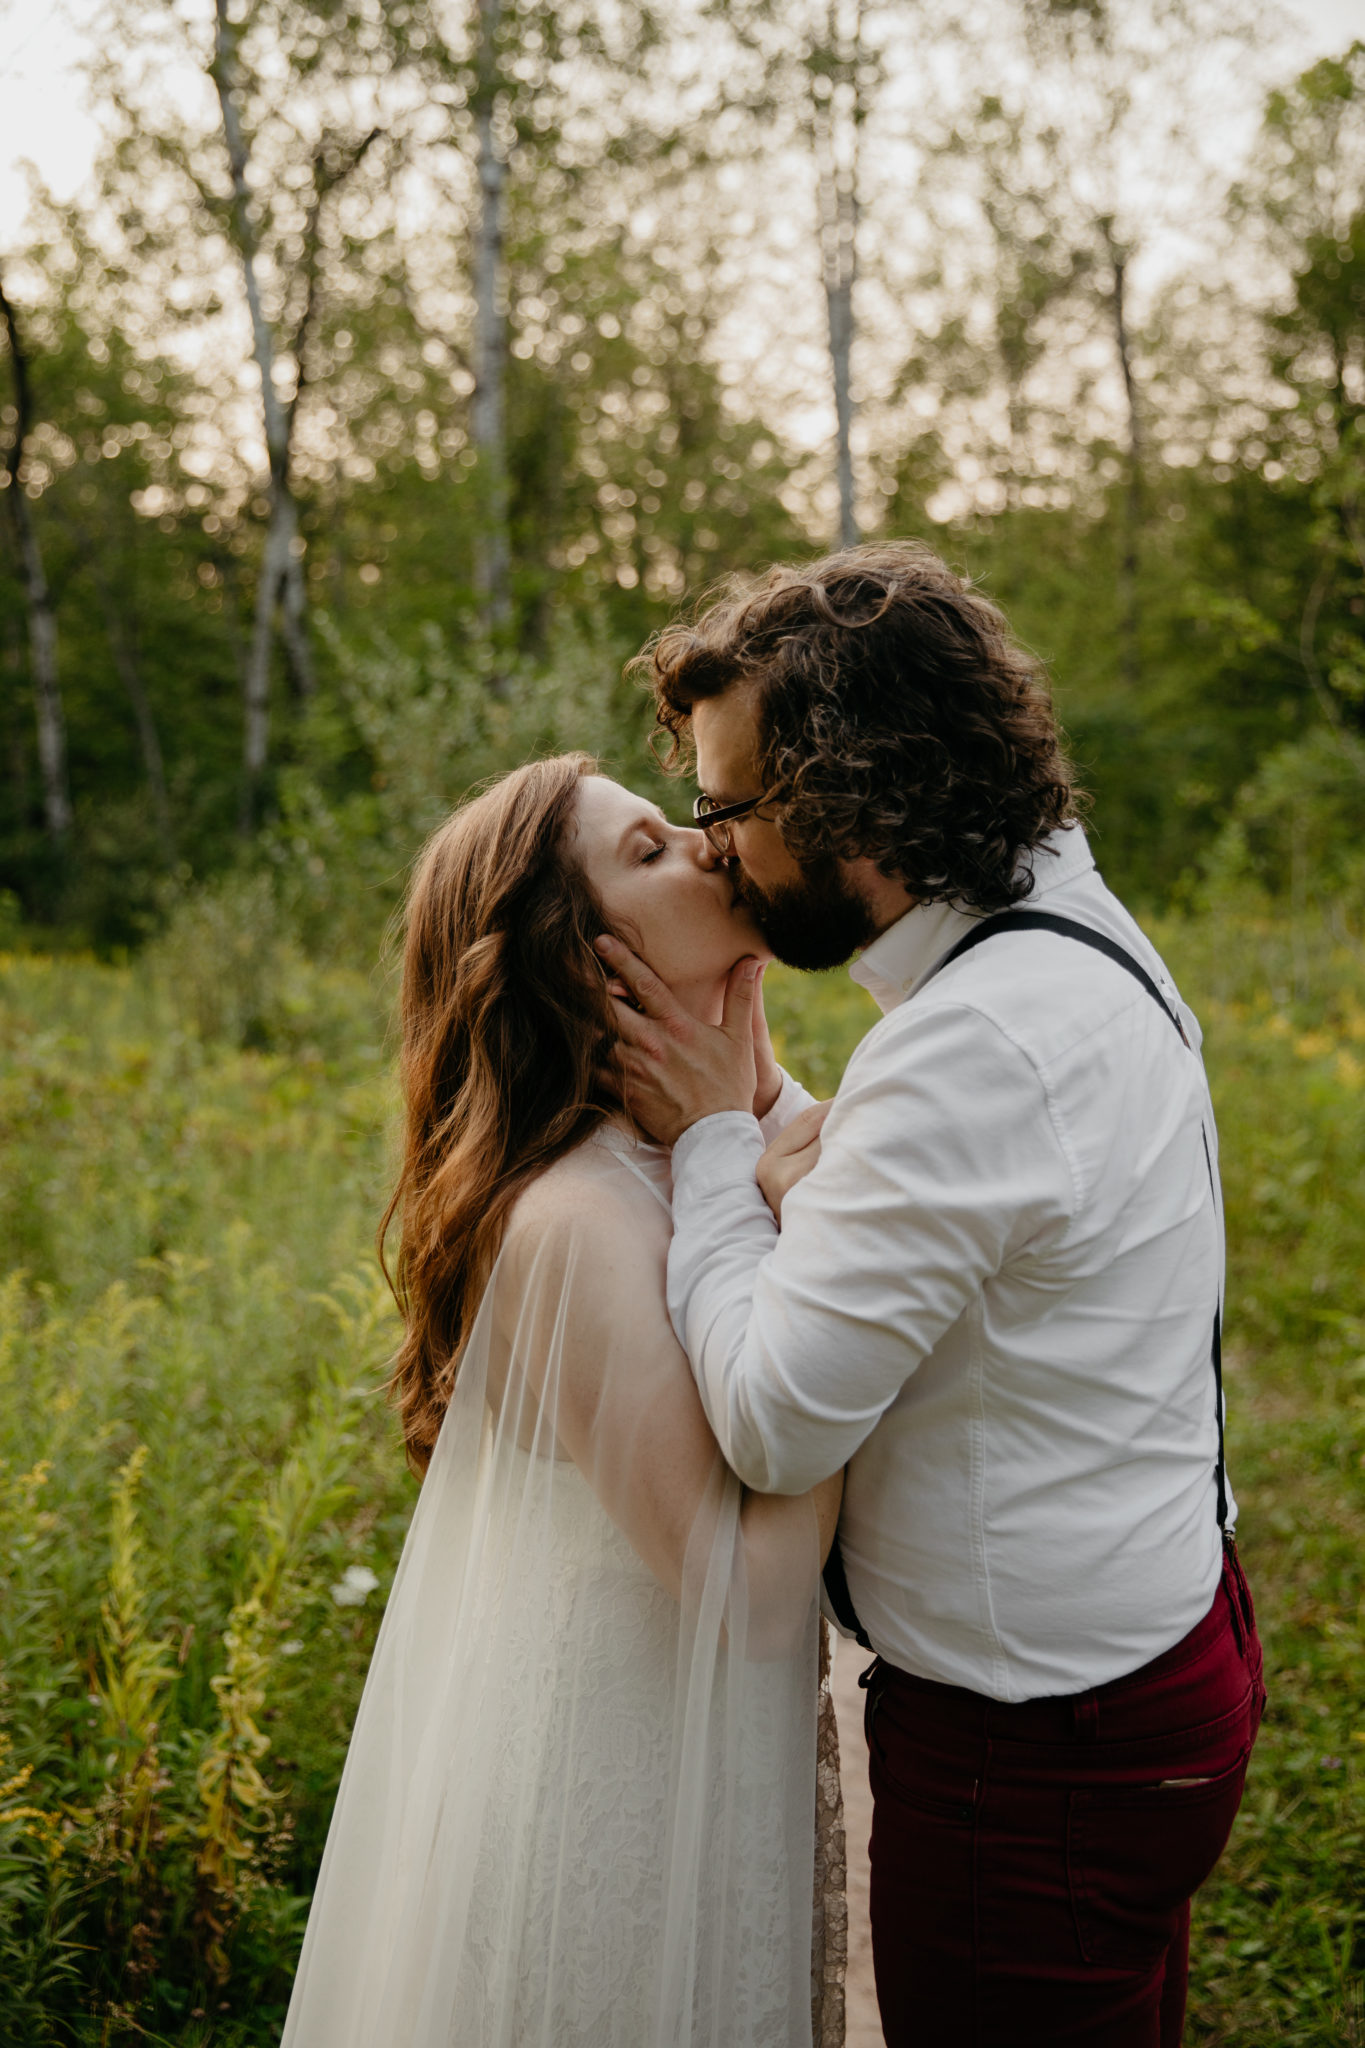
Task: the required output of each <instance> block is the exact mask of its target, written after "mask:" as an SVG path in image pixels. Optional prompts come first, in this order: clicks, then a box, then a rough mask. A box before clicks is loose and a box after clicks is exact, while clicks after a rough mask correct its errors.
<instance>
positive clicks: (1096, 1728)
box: [1071, 1690, 1100, 1742]
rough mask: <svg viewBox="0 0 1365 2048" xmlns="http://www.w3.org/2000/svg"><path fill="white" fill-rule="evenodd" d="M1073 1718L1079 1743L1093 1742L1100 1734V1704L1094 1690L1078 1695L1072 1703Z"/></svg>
mask: <svg viewBox="0 0 1365 2048" xmlns="http://www.w3.org/2000/svg"><path fill="white" fill-rule="evenodd" d="M1071 1718H1072V1721H1073V1723H1074V1725H1075V1729H1076V1740H1077V1742H1093V1741H1094V1740H1095V1737H1096V1736H1097V1735H1098V1734H1099V1732H1100V1703H1099V1700H1098V1699H1097V1698H1096V1696H1095V1694H1094V1692H1093V1690H1092V1691H1090V1692H1080V1693H1077V1694H1076V1697H1075V1698H1074V1699H1073V1700H1072V1702H1071Z"/></svg>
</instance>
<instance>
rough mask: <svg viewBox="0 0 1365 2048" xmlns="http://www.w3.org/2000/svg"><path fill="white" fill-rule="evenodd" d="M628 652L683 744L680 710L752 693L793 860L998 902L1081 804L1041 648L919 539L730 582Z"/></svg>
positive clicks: (942, 895) (766, 773) (686, 736)
mask: <svg viewBox="0 0 1365 2048" xmlns="http://www.w3.org/2000/svg"><path fill="white" fill-rule="evenodd" d="M636 666H637V667H638V668H639V669H640V670H641V671H643V674H644V678H645V680H646V681H647V682H648V683H649V684H650V685H651V686H652V688H653V690H654V696H655V704H656V710H657V716H658V720H659V724H660V725H661V726H662V727H663V728H664V730H665V731H666V732H667V733H668V734H670V735H671V745H670V747H669V748H668V750H667V754H666V756H665V764H666V765H667V766H669V767H677V766H681V765H682V763H683V761H684V760H685V758H686V757H687V756H688V754H689V751H690V748H689V742H690V735H691V713H692V707H693V705H694V704H696V703H697V702H698V701H699V700H700V699H703V698H708V697H716V696H719V695H720V694H721V693H722V692H723V691H725V690H728V689H730V688H732V687H733V686H735V685H737V684H751V685H756V686H757V690H758V707H759V710H758V728H759V753H758V763H757V767H758V775H759V783H760V786H761V787H762V789H763V790H764V791H765V793H766V804H767V808H768V809H770V810H771V811H772V813H773V815H774V816H775V817H776V819H777V821H778V823H779V825H780V827H781V831H782V837H783V839H784V840H785V841H786V844H787V845H788V847H789V848H790V849H791V851H792V853H793V854H794V855H795V856H796V858H797V859H798V860H803V861H804V860H809V859H810V858H812V857H819V856H821V855H826V856H828V855H833V856H842V857H845V858H856V857H858V856H866V857H870V858H871V859H872V860H874V861H875V862H876V864H877V866H878V868H879V869H880V870H881V872H882V873H883V874H885V875H890V876H894V877H896V878H897V879H899V880H901V881H903V882H904V884H905V886H906V888H907V889H908V890H909V891H910V893H911V895H912V896H914V897H916V898H917V899H918V900H919V901H920V902H923V903H932V902H953V903H958V904H961V905H965V906H968V907H970V908H972V909H976V910H982V911H991V910H1001V909H1004V908H1005V907H1006V906H1007V905H1009V904H1011V903H1017V902H1018V901H1019V900H1020V899H1021V898H1022V897H1024V896H1026V895H1027V894H1028V893H1029V891H1030V889H1031V888H1032V886H1033V879H1032V875H1031V873H1030V872H1029V863H1027V862H1021V856H1022V855H1023V854H1025V853H1027V852H1028V851H1029V850H1030V849H1032V848H1033V847H1036V846H1037V845H1038V844H1039V843H1040V841H1041V840H1043V839H1044V837H1045V836H1046V835H1047V834H1048V833H1049V832H1051V831H1052V830H1053V829H1054V828H1055V827H1057V826H1059V825H1063V824H1066V823H1068V822H1069V821H1071V820H1073V819H1074V818H1076V817H1077V815H1078V813H1079V810H1080V808H1081V807H1082V805H1083V803H1084V797H1083V795H1082V793H1081V792H1080V791H1079V790H1077V789H1076V787H1075V786H1074V783H1073V780H1072V774H1071V768H1070V764H1069V762H1068V760H1067V757H1066V754H1065V751H1064V749H1063V746H1062V741H1061V736H1060V734H1059V732H1058V728H1057V722H1056V719H1055V717H1054V715H1053V709H1052V697H1051V693H1050V691H1049V688H1048V683H1047V677H1046V674H1045V672H1044V670H1043V668H1042V665H1041V663H1039V662H1038V661H1037V660H1035V659H1034V657H1033V656H1032V655H1030V654H1028V653H1027V652H1026V651H1025V650H1024V649H1023V648H1022V647H1021V646H1020V645H1019V643H1018V642H1017V641H1016V640H1015V639H1014V637H1013V635H1012V634H1011V632H1010V630H1009V627H1008V625H1007V624H1006V622H1005V619H1004V617H1003V616H1002V614H1001V613H1000V612H999V611H997V610H996V608H995V606H994V605H993V604H990V603H988V602H987V600H986V599H985V598H984V597H982V596H981V595H980V594H979V593H978V592H977V591H975V590H973V589H972V588H971V586H970V585H969V584H968V583H966V582H964V581H963V580H962V579H961V578H960V577H958V576H955V575H954V574H953V572H952V570H951V569H949V568H948V566H947V564H946V563H945V562H943V561H941V560H940V558H939V557H938V556H937V555H936V554H935V553H934V552H933V550H932V549H931V548H928V547H926V546H924V544H923V543H922V542H919V541H888V542H883V543H878V544H874V545H871V546H867V547H858V548H850V549H848V550H846V551H845V552H844V553H841V554H836V555H828V556H826V557H825V559H824V560H823V561H818V562H812V563H810V564H809V565H808V566H805V567H790V566H779V567H777V568H773V569H770V570H769V571H768V572H767V574H766V575H765V576H762V577H760V578H758V579H756V580H745V579H740V578H735V579H732V580H731V581H730V582H729V583H727V584H726V585H724V586H722V588H721V591H720V593H719V594H718V595H717V596H716V597H715V598H714V599H713V600H712V602H711V603H710V604H709V605H708V606H706V607H705V608H704V609H702V610H701V611H700V612H699V613H698V615H697V616H696V617H695V618H694V619H693V620H691V621H690V622H687V621H681V620H680V621H677V622H676V623H674V624H673V625H671V626H667V627H665V629H664V630H663V632H661V633H659V634H658V635H657V636H656V637H655V638H654V639H653V640H652V641H651V642H650V644H649V645H648V646H647V647H646V648H645V650H644V652H643V654H641V655H640V656H639V658H638V662H637V664H636Z"/></svg>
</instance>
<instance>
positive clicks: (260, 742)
mask: <svg viewBox="0 0 1365 2048" xmlns="http://www.w3.org/2000/svg"><path fill="white" fill-rule="evenodd" d="M215 9H216V18H217V27H216V34H215V39H214V54H213V64H212V67H211V69H212V74H213V82H214V85H215V87H216V88H217V92H218V104H219V107H220V108H221V110H222V116H223V138H224V141H225V142H226V144H227V155H228V169H229V172H230V174H231V178H232V223H233V233H234V238H235V240H236V243H237V253H238V256H239V257H240V259H241V264H242V276H243V281H244V284H245V287H246V302H247V310H248V312H249V314H250V317H251V351H252V355H253V357H254V358H255V362H256V368H257V371H258V373H259V375H260V380H261V413H262V418H263V421H264V426H265V445H266V453H267V457H268V459H269V464H270V483H269V502H270V516H269V521H268V524H267V527H266V538H265V551H264V555H263V557H262V561H261V571H260V576H259V579H258V581H257V585H256V608H255V620H254V625H253V630H252V635H251V646H250V651H249V653H248V655H247V667H246V674H245V676H244V678H243V684H242V697H243V735H242V796H241V808H240V812H239V816H238V824H239V827H240V829H241V830H242V831H243V832H249V831H250V830H251V828H252V825H253V824H254V822H255V815H256V807H257V796H258V792H259V789H260V782H261V777H262V775H263V774H264V772H265V767H266V761H267V759H268V756H269V745H270V658H271V654H272V652H273V649H274V643H275V618H276V612H277V610H278V611H279V613H280V637H281V638H282V640H283V642H284V648H285V655H286V658H287V660H288V663H289V668H290V673H291V676H292V678H293V682H294V687H295V688H296V690H297V691H298V693H299V695H300V696H308V695H310V694H311V692H312V688H313V664H312V656H311V652H310V649H309V646H308V632H307V593H306V589H305V585H304V575H303V549H302V547H301V545H298V542H299V516H298V506H297V504H296V502H295V499H294V495H293V491H292V489H291V487H290V475H289V471H290V444H291V441H292V439H293V421H294V414H293V409H292V407H289V406H286V405H284V404H283V403H282V402H281V400H280V395H279V392H278V390H277V389H276V385H275V338H274V335H273V334H272V332H271V329H270V322H269V321H268V320H267V319H266V317H265V311H264V308H263V306H262V304H261V290H260V280H259V277H258V275H257V260H258V256H259V248H258V244H257V238H256V230H255V225H254V223H253V221H252V218H251V187H250V184H249V182H248V179H247V161H248V159H247V148H246V141H245V138H244V136H243V134H242V123H241V115H240V112H239V110H238V105H237V54H236V31H235V30H234V28H233V26H232V24H231V22H230V21H229V20H228V11H227V0H215Z"/></svg>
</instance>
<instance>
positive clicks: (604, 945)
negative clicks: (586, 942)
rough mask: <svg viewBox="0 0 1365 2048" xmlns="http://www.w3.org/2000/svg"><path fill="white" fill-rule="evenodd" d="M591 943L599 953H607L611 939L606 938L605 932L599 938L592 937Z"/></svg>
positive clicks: (609, 949)
mask: <svg viewBox="0 0 1365 2048" xmlns="http://www.w3.org/2000/svg"><path fill="white" fill-rule="evenodd" d="M593 945H594V946H595V947H596V949H597V951H598V952H599V953H609V952H610V951H611V940H610V939H609V938H607V936H606V934H605V933H604V934H603V935H602V937H601V938H600V939H594V940H593Z"/></svg>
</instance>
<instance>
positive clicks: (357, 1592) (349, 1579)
mask: <svg viewBox="0 0 1365 2048" xmlns="http://www.w3.org/2000/svg"><path fill="white" fill-rule="evenodd" d="M378 1584H379V1581H378V1579H377V1578H376V1577H375V1575H374V1573H373V1572H372V1571H371V1570H370V1568H369V1566H368V1565H367V1564H348V1565H347V1567H346V1569H345V1571H344V1572H343V1573H342V1574H341V1577H340V1578H339V1579H338V1581H337V1583H336V1585H335V1586H333V1588H332V1598H333V1599H334V1600H335V1601H336V1604H337V1606H338V1607H363V1606H364V1604H365V1602H366V1600H367V1599H368V1597H369V1595H370V1594H371V1593H373V1591H374V1589H375V1587H376V1586H377V1585H378Z"/></svg>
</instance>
